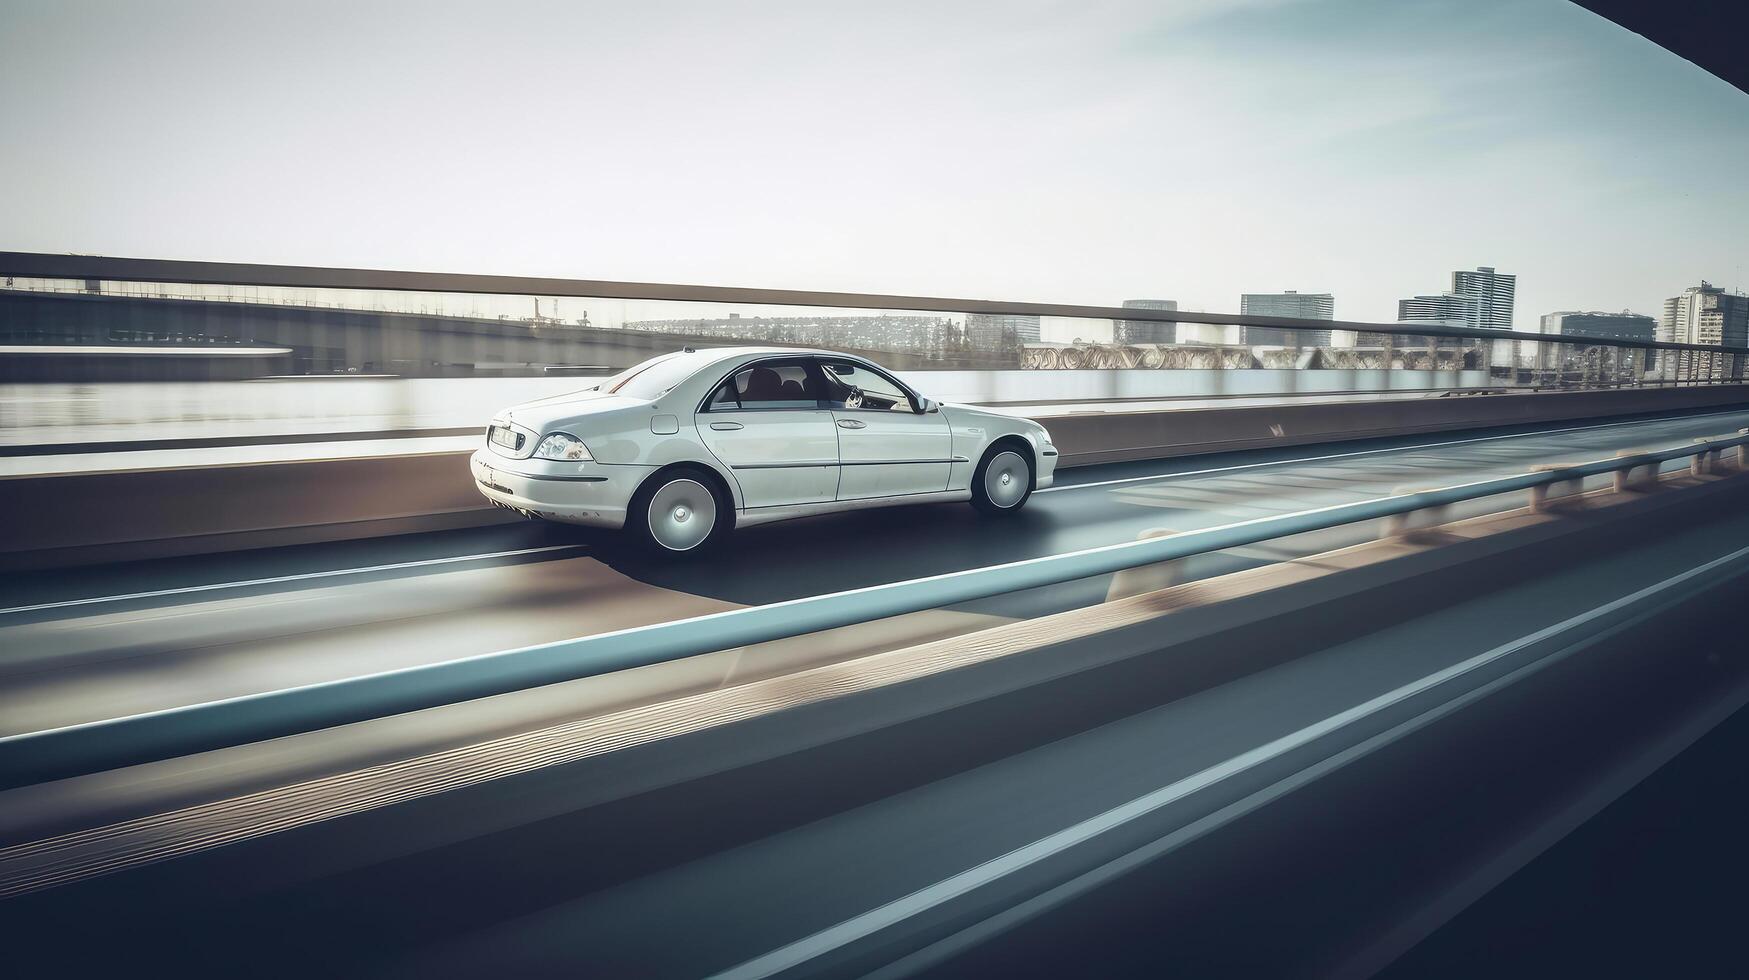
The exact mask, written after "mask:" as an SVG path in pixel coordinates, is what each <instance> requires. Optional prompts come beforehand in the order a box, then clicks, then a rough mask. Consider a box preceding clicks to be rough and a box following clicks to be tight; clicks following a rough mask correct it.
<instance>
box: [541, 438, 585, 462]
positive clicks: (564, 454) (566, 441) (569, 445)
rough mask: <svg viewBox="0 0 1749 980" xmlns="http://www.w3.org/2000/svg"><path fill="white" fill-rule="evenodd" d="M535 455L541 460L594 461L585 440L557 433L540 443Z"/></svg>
mask: <svg viewBox="0 0 1749 980" xmlns="http://www.w3.org/2000/svg"><path fill="white" fill-rule="evenodd" d="M534 454H535V455H536V456H538V457H540V458H541V459H566V460H578V459H594V458H595V457H594V456H591V455H589V447H588V446H585V445H583V440H581V439H579V438H577V437H576V436H574V435H570V434H569V433H565V432H555V433H553V434H552V435H550V436H547V437H546V438H545V439H542V440H541V441H540V445H538V446H536V447H534Z"/></svg>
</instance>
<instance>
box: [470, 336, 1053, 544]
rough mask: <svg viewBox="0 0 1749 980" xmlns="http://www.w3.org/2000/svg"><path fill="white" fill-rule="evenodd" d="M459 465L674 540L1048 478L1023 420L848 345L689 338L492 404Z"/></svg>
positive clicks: (980, 503)
mask: <svg viewBox="0 0 1749 980" xmlns="http://www.w3.org/2000/svg"><path fill="white" fill-rule="evenodd" d="M471 465H472V467H473V475H474V483H475V484H476V485H477V486H478V487H479V490H480V492H481V493H482V494H484V495H485V496H486V497H487V499H489V500H491V501H492V502H493V503H495V504H498V505H499V506H502V507H508V508H510V509H511V510H514V511H517V512H519V513H521V514H523V515H525V516H528V517H539V518H545V519H547V520H553V521H565V522H568V523H574V524H589V525H595V526H598V527H611V528H622V527H623V528H625V529H626V530H627V531H629V532H631V533H632V534H634V535H636V536H637V537H639V538H641V539H642V540H643V541H644V542H645V543H647V544H650V545H653V546H654V547H655V548H657V549H659V550H661V551H666V552H686V551H693V550H695V549H698V548H701V547H704V546H705V545H707V544H710V543H712V542H714V541H716V540H719V539H720V538H721V537H722V536H723V535H725V534H726V533H728V531H729V530H730V529H732V528H733V527H734V526H735V525H742V526H746V525H749V524H762V523H765V522H768V521H780V520H786V519H788V518H792V517H806V516H808V515H811V514H824V513H828V512H831V511H839V510H852V509H856V508H861V507H880V506H885V505H888V504H906V503H921V502H927V501H947V500H969V501H971V502H972V504H973V506H975V507H977V508H978V509H979V510H981V511H985V512H987V513H998V514H999V513H1007V512H1013V511H1016V510H1019V509H1020V507H1021V506H1022V505H1023V504H1025V503H1026V501H1027V498H1028V497H1029V496H1031V494H1032V491H1033V490H1035V489H1037V488H1039V487H1047V486H1050V484H1051V475H1052V473H1053V472H1054V471H1055V469H1056V465H1057V450H1056V447H1055V446H1053V445H1051V437H1050V433H1048V432H1046V431H1045V428H1044V426H1042V425H1039V424H1038V423H1037V422H1033V421H1031V420H1029V419H1023V418H1016V417H1014V416H1009V415H999V414H996V413H994V412H986V411H980V410H978V409H975V408H967V407H965V406H963V405H943V404H940V403H938V402H935V401H931V400H930V399H928V398H925V397H923V396H922V395H919V394H918V393H917V392H915V391H912V390H911V389H910V388H909V387H908V386H906V385H905V384H903V383H902V382H900V381H899V380H898V379H896V378H894V377H893V376H892V375H891V374H889V373H887V372H886V371H883V370H882V369H881V368H879V367H877V366H875V365H874V364H871V363H869V362H868V361H865V360H863V359H862V358H859V357H850V356H847V355H844V354H835V353H832V352H830V351H809V350H794V349H785V348H765V347H734V348H719V349H713V350H692V349H690V348H688V349H687V350H684V351H681V352H679V353H675V354H665V355H663V356H661V357H655V358H651V359H650V360H648V361H645V362H644V363H642V364H639V365H638V366H636V367H634V368H630V369H628V370H626V371H623V372H621V373H619V374H617V375H615V376H613V377H612V378H609V379H607V380H606V381H603V382H602V383H600V384H598V385H596V386H595V387H593V388H589V389H586V390H584V391H579V392H575V393H572V394H567V395H558V396H555V397H552V398H543V399H540V400H538V401H532V402H527V403H524V404H522V405H517V406H514V407H512V408H508V409H505V410H504V411H502V412H500V413H498V415H497V417H495V418H494V419H493V420H492V425H491V428H489V429H488V430H487V432H486V445H485V447H484V448H482V449H481V450H479V451H478V452H476V453H474V456H473V460H472V464H471Z"/></svg>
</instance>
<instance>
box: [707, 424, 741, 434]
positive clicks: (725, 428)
mask: <svg viewBox="0 0 1749 980" xmlns="http://www.w3.org/2000/svg"><path fill="white" fill-rule="evenodd" d="M711 428H713V429H715V430H717V431H718V432H733V431H735V430H736V429H741V428H745V426H743V425H742V424H741V423H739V422H712V423H711Z"/></svg>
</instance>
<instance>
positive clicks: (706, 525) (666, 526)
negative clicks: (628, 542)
mask: <svg viewBox="0 0 1749 980" xmlns="http://www.w3.org/2000/svg"><path fill="white" fill-rule="evenodd" d="M715 482H716V481H714V480H712V479H711V478H710V477H709V476H706V475H705V474H704V473H702V472H697V471H694V470H691V469H678V470H673V471H670V472H668V473H665V474H663V475H662V476H661V477H660V478H658V479H655V480H651V481H650V482H649V483H647V484H645V485H644V486H643V487H642V488H641V489H639V491H638V495H637V497H636V498H635V499H634V500H633V501H632V506H631V512H630V515H629V516H630V520H629V521H627V524H628V525H629V528H628V529H629V530H631V531H632V532H633V533H634V534H635V535H636V536H637V537H638V538H639V539H640V541H641V543H643V544H644V545H646V546H647V547H649V548H650V549H651V550H654V551H657V552H661V553H667V554H685V553H690V552H698V551H703V550H705V549H706V548H708V547H709V546H710V545H711V544H714V543H715V542H716V541H717V540H718V539H720V538H721V537H722V536H723V533H724V532H725V531H726V530H727V529H728V527H729V526H730V522H731V521H732V519H733V518H732V513H733V512H732V510H731V509H730V505H729V503H728V502H727V501H726V500H724V499H723V495H722V494H720V493H718V492H717V490H716V489H715Z"/></svg>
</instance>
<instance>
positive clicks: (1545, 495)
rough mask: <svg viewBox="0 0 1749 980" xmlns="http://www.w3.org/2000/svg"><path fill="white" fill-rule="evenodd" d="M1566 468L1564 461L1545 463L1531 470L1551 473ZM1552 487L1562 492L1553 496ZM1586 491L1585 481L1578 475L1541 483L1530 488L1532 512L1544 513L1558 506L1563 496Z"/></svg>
mask: <svg viewBox="0 0 1749 980" xmlns="http://www.w3.org/2000/svg"><path fill="white" fill-rule="evenodd" d="M1566 468H1567V467H1566V465H1565V464H1562V463H1544V464H1539V465H1537V466H1532V467H1531V468H1530V471H1531V472H1532V473H1549V472H1555V471H1559V470H1564V469H1566ZM1551 488H1554V489H1558V490H1560V492H1559V493H1557V494H1554V495H1553V497H1552V498H1551V496H1550V494H1549V490H1550V489H1551ZM1584 491H1585V481H1584V480H1583V479H1582V478H1578V477H1575V478H1572V479H1567V480H1556V481H1554V482H1553V483H1540V484H1538V485H1536V486H1534V487H1531V488H1530V512H1531V513H1533V514H1540V513H1543V512H1544V511H1547V510H1548V509H1549V508H1551V507H1554V506H1557V505H1558V504H1559V502H1560V501H1561V500H1562V499H1563V498H1567V497H1576V496H1578V495H1579V494H1581V493H1583V492H1584Z"/></svg>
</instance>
